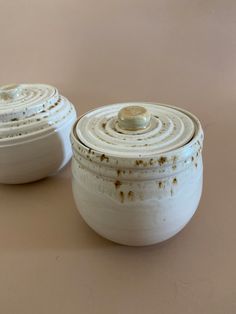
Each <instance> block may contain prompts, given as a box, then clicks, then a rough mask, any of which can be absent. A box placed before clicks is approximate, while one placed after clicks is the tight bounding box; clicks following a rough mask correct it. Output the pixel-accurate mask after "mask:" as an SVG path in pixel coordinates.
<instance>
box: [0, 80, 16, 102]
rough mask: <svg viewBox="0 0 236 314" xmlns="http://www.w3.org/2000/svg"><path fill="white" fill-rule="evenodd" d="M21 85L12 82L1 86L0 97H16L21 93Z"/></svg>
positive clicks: (4, 98) (6, 98)
mask: <svg viewBox="0 0 236 314" xmlns="http://www.w3.org/2000/svg"><path fill="white" fill-rule="evenodd" d="M20 89H21V88H20V85H16V84H11V85H5V86H1V87H0V99H1V98H2V99H3V100H8V99H14V98H16V97H17V96H19V94H20Z"/></svg>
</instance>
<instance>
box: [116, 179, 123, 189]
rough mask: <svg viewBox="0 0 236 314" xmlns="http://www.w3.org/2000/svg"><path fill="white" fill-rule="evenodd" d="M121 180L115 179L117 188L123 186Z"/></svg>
mask: <svg viewBox="0 0 236 314" xmlns="http://www.w3.org/2000/svg"><path fill="white" fill-rule="evenodd" d="M121 184H122V183H121V182H120V181H119V180H116V181H115V187H116V189H119V187H120V186H121Z"/></svg>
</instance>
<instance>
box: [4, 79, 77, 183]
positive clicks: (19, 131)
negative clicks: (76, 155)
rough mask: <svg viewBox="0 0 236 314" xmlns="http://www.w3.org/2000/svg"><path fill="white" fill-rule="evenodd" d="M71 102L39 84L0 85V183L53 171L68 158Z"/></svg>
mask: <svg viewBox="0 0 236 314" xmlns="http://www.w3.org/2000/svg"><path fill="white" fill-rule="evenodd" d="M75 120H76V112H75V109H74V107H73V105H72V104H71V103H70V102H69V101H68V100H67V99H66V98H64V97H63V96H60V95H59V93H58V91H57V89H56V88H54V87H52V86H49V85H43V84H22V85H17V86H13V87H12V88H9V87H8V86H7V87H5V86H4V87H1V88H0V168H1V171H0V183H11V184H14V183H26V182H31V181H36V180H39V179H42V178H44V177H47V176H49V175H52V174H55V173H56V172H57V171H59V170H60V169H61V168H62V167H63V166H64V165H65V164H66V163H67V162H68V161H69V160H70V158H71V155H72V151H71V145H70V141H69V134H70V131H71V127H72V125H73V123H74V122H75Z"/></svg>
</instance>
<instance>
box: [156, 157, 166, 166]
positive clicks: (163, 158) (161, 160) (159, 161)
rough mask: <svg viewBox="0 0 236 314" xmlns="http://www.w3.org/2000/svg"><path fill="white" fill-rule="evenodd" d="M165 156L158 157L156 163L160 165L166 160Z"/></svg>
mask: <svg viewBox="0 0 236 314" xmlns="http://www.w3.org/2000/svg"><path fill="white" fill-rule="evenodd" d="M166 160H167V158H166V157H160V158H159V159H158V163H159V165H160V166H162V165H163V164H164V163H165V162H166Z"/></svg>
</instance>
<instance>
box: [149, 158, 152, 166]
mask: <svg viewBox="0 0 236 314" xmlns="http://www.w3.org/2000/svg"><path fill="white" fill-rule="evenodd" d="M149 164H150V165H151V166H152V165H153V158H151V159H150V160H149Z"/></svg>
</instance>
